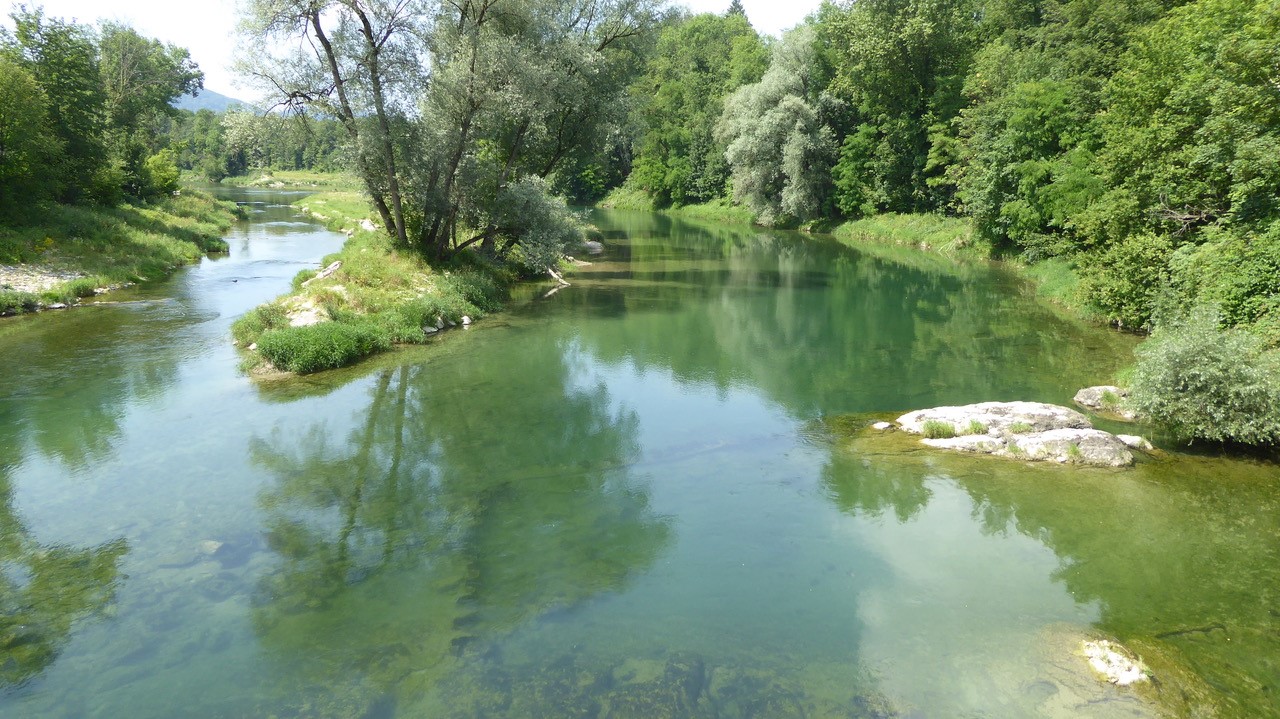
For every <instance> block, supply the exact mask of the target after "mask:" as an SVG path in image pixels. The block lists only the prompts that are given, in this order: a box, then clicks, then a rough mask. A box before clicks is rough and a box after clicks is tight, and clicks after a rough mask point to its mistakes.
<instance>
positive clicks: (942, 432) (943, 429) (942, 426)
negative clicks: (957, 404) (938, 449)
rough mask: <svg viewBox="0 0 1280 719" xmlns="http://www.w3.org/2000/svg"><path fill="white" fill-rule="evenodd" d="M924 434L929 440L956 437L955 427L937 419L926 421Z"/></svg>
mask: <svg viewBox="0 0 1280 719" xmlns="http://www.w3.org/2000/svg"><path fill="white" fill-rule="evenodd" d="M923 432H924V436H925V437H926V438H928V439H951V438H952V437H954V436H956V428H955V425H953V424H951V423H950V422H943V421H942V420H937V419H927V420H925V422H924V427H923ZM975 434H976V433H975Z"/></svg>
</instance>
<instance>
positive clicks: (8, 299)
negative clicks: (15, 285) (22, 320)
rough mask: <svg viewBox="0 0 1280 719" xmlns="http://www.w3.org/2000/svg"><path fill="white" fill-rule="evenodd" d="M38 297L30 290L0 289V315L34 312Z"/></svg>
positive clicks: (37, 304)
mask: <svg viewBox="0 0 1280 719" xmlns="http://www.w3.org/2000/svg"><path fill="white" fill-rule="evenodd" d="M39 306H40V298H38V297H36V296H35V295H33V294H31V293H30V292H19V291H17V290H5V289H0V315H16V314H22V313H23V312H35V311H36V308H37V307H39Z"/></svg>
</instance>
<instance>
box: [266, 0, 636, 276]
mask: <svg viewBox="0 0 1280 719" xmlns="http://www.w3.org/2000/svg"><path fill="white" fill-rule="evenodd" d="M659 4H660V3H659V1H658V0H542V1H537V0H447V1H445V2H439V1H437V0H254V2H252V3H250V5H249V14H248V16H247V17H246V18H245V20H244V23H243V28H244V30H245V32H246V33H247V34H248V35H249V36H250V37H251V38H252V39H253V41H254V44H255V45H256V46H257V47H259V48H264V47H280V46H281V44H280V41H282V40H287V41H289V43H288V46H290V47H292V48H293V51H292V52H291V53H288V54H285V55H281V54H278V53H276V54H272V53H270V52H268V51H265V50H259V51H257V52H253V53H251V59H250V60H249V61H248V63H247V65H248V67H247V69H248V71H249V72H250V73H251V74H252V75H253V76H255V77H258V78H259V79H261V80H262V81H264V82H265V83H267V85H268V87H269V88H271V89H272V90H273V91H274V92H275V93H276V94H277V96H278V98H279V101H280V103H281V104H282V105H283V106H285V107H287V108H290V109H294V110H311V111H318V112H321V113H324V114H328V115H331V116H333V117H337V118H338V119H339V120H341V122H342V123H343V126H344V127H345V128H346V131H347V135H348V139H349V140H350V142H351V145H352V148H353V150H354V152H353V153H352V155H353V158H354V163H355V170H356V172H357V173H358V174H359V176H360V178H361V180H362V181H363V183H364V186H365V189H366V190H367V192H368V194H369V196H370V199H371V200H372V203H373V206H374V208H375V209H376V210H377V212H378V214H379V216H380V217H381V220H382V223H383V225H384V226H385V228H386V230H387V232H388V233H390V234H391V235H392V236H393V237H395V238H396V239H397V240H398V241H399V242H401V243H402V244H404V245H407V246H413V247H416V248H418V249H420V250H421V251H422V252H424V253H426V254H428V255H431V256H443V255H448V254H450V253H452V252H454V251H457V250H459V249H462V248H465V247H468V246H472V245H477V244H478V245H480V246H482V247H484V248H486V249H487V250H488V251H490V252H492V253H495V254H505V253H509V252H512V251H513V250H515V251H518V254H519V255H520V257H521V258H522V259H523V260H524V261H526V262H527V263H529V264H531V265H535V266H536V265H538V264H539V263H542V262H544V261H545V260H546V259H547V258H549V257H552V256H554V255H555V254H556V253H557V252H558V251H559V250H561V249H563V247H564V246H565V245H566V244H567V243H568V242H570V241H571V240H573V239H574V238H575V237H578V236H579V234H578V233H579V231H578V229H577V224H576V222H575V221H574V219H573V216H572V214H571V213H570V212H569V211H568V209H567V208H566V207H565V205H564V202H563V201H562V200H559V199H557V198H555V197H553V196H551V194H550V192H549V189H548V188H549V187H550V180H551V178H552V176H553V175H554V174H555V173H556V171H557V170H558V169H560V168H561V167H562V166H563V165H565V164H566V161H567V160H570V159H572V158H573V157H574V156H575V154H577V153H582V152H589V151H594V149H595V148H596V147H597V146H599V145H600V144H601V143H603V142H604V140H605V138H606V137H607V136H608V135H609V134H610V132H611V131H612V130H613V128H614V127H616V126H617V125H618V124H620V123H621V122H622V121H623V120H624V117H623V113H624V104H623V99H624V98H623V94H624V92H625V88H626V87H627V85H628V83H629V81H630V79H631V78H632V77H633V75H634V73H635V72H636V71H637V69H638V67H639V65H640V62H641V53H640V52H639V43H642V42H645V41H646V40H645V38H644V35H645V33H646V30H647V29H648V28H649V27H650V26H651V25H652V24H653V23H654V22H655V20H656V12H657V6H658V5H659ZM544 266H545V265H544Z"/></svg>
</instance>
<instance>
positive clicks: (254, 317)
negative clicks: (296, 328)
mask: <svg viewBox="0 0 1280 719" xmlns="http://www.w3.org/2000/svg"><path fill="white" fill-rule="evenodd" d="M288 326H289V316H288V313H287V312H286V311H285V308H284V306H283V305H280V304H279V303H276V302H269V303H267V304H265V305H258V306H257V307H255V308H253V309H252V310H250V311H249V312H248V314H245V315H243V316H242V317H240V318H239V319H237V320H236V321H235V322H232V323H231V336H232V337H235V339H236V341H237V342H239V343H240V344H241V345H244V346H246V347H247V346H249V345H251V344H253V343H254V342H257V341H258V338H259V337H261V336H262V335H263V333H265V332H267V331H269V330H275V329H280V328H282V327H288Z"/></svg>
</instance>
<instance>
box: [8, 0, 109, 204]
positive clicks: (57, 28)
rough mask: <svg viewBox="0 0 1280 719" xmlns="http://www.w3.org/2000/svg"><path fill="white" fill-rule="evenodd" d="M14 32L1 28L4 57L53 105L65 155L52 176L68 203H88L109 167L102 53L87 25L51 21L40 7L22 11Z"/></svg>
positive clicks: (53, 165)
mask: <svg viewBox="0 0 1280 719" xmlns="http://www.w3.org/2000/svg"><path fill="white" fill-rule="evenodd" d="M10 18H11V19H12V21H13V31H12V32H9V31H8V30H4V29H0V52H3V54H5V55H8V56H9V57H10V58H11V59H13V60H14V61H16V62H17V63H18V64H20V65H22V66H23V67H24V68H25V69H26V70H27V71H28V72H30V73H31V76H32V77H33V78H35V80H36V83H37V84H38V85H39V86H40V89H41V91H42V92H43V93H44V96H45V98H46V101H47V103H48V105H47V107H48V113H49V125H50V128H51V130H52V133H53V135H54V137H55V138H56V140H57V144H56V146H57V148H58V149H59V150H60V152H58V153H57V154H56V155H55V157H54V158H53V159H51V161H50V167H49V168H48V171H49V173H50V176H51V179H52V181H53V182H54V183H56V193H57V197H58V199H59V200H61V201H63V202H76V201H79V200H83V199H85V198H86V197H88V196H90V194H91V193H92V192H93V191H94V189H95V188H94V185H93V183H94V180H95V178H96V177H97V176H98V173H99V170H100V168H101V167H102V166H103V165H104V163H105V162H106V144H105V132H106V116H105V102H106V97H105V94H104V91H103V87H102V77H101V74H100V72H99V67H98V49H97V46H96V44H95V42H94V37H93V33H92V31H91V30H90V28H88V27H87V26H84V25H79V24H76V23H74V22H66V21H63V20H58V19H50V18H46V17H45V16H44V12H43V11H42V10H40V9H39V8H37V9H35V10H30V9H28V8H27V7H25V6H17V7H16V9H15V10H14V11H13V12H12V13H11V14H10Z"/></svg>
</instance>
